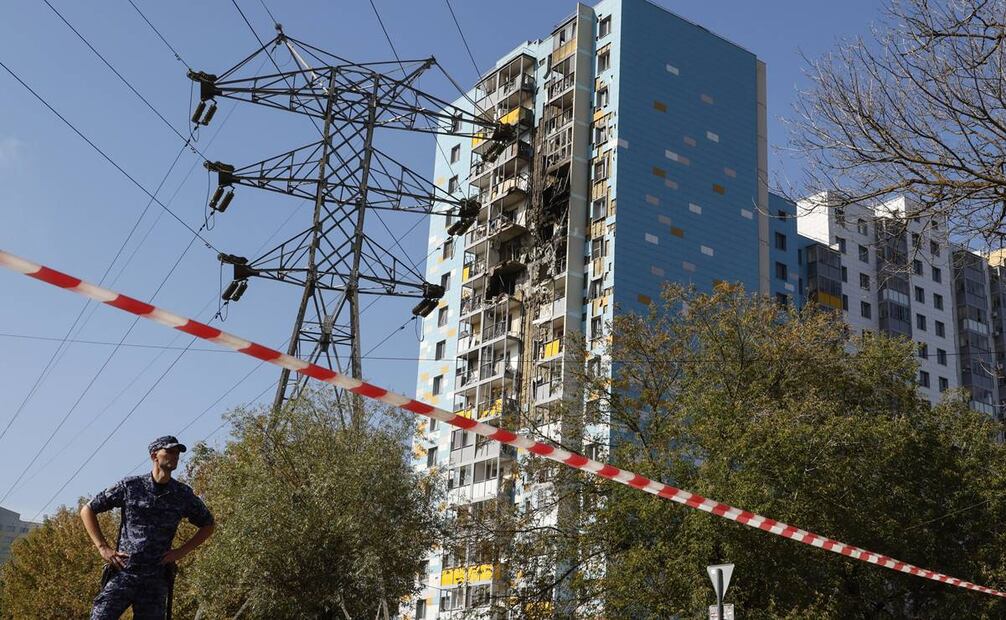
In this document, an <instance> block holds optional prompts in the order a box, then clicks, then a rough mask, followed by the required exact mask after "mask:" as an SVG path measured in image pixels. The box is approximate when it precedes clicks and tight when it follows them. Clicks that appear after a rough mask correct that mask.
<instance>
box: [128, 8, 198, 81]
mask: <svg viewBox="0 0 1006 620" xmlns="http://www.w3.org/2000/svg"><path fill="white" fill-rule="evenodd" d="M126 2H128V3H129V4H130V5H131V6H132V7H133V9H135V10H136V12H137V13H138V14H139V15H140V17H141V18H142V19H143V21H145V22H146V23H147V25H148V26H150V29H151V30H153V31H154V34H155V35H157V38H158V39H160V40H161V42H162V43H164V45H166V46H167V47H168V49H169V50H171V53H172V54H174V55H175V60H177V61H178V62H180V63H182V64H183V65H185V68H186V69H188V70H189V71H191V70H192V67H191V66H189V63H187V62H185V60H184V59H182V55H181V54H179V53H178V50H176V49H175V48H174V47H172V45H171V44H170V43H168V40H167V39H165V38H164V35H162V34H161V32H160V31H159V30H158V29H157V28H156V27H155V26H154V25H153V24H152V23H150V20H149V19H147V16H146V15H144V14H143V11H141V10H140V7H138V6H136V3H135V2H133V0H126Z"/></svg>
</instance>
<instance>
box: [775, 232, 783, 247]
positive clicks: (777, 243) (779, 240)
mask: <svg viewBox="0 0 1006 620" xmlns="http://www.w3.org/2000/svg"><path fill="white" fill-rule="evenodd" d="M775 249H777V250H783V251H785V250H786V235H784V234H782V233H778V232H777V233H776V234H775Z"/></svg>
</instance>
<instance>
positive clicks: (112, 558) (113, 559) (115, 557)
mask: <svg viewBox="0 0 1006 620" xmlns="http://www.w3.org/2000/svg"><path fill="white" fill-rule="evenodd" d="M98 553H100V554H101V559H103V560H105V562H107V563H109V564H111V565H112V566H114V567H115V568H117V569H119V570H122V569H123V568H125V567H126V560H128V559H129V554H128V553H122V552H121V551H116V550H115V549H112V548H111V547H109V546H108V545H102V546H100V547H98Z"/></svg>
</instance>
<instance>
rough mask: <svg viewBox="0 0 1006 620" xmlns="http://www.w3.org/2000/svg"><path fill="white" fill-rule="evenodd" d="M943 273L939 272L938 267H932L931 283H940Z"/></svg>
mask: <svg viewBox="0 0 1006 620" xmlns="http://www.w3.org/2000/svg"><path fill="white" fill-rule="evenodd" d="M942 281H943V272H942V271H940V268H939V267H933V282H942Z"/></svg>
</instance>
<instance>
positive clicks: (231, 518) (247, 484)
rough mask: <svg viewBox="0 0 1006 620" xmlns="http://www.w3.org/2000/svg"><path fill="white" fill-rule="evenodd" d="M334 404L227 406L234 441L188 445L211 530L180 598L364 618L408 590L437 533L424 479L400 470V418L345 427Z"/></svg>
mask: <svg viewBox="0 0 1006 620" xmlns="http://www.w3.org/2000/svg"><path fill="white" fill-rule="evenodd" d="M336 407H337V405H334V404H333V403H323V402H321V401H320V400H318V399H317V398H310V399H305V400H303V401H301V402H298V403H295V404H294V405H291V406H290V407H288V408H287V409H286V410H285V411H284V412H282V413H281V414H279V415H276V416H268V415H263V414H261V413H254V412H245V411H236V412H234V413H233V414H232V415H231V421H232V422H233V424H234V429H235V430H234V435H235V437H234V441H232V442H231V443H229V444H228V445H227V447H226V449H225V450H224V451H223V452H213V451H210V450H207V449H205V448H200V449H199V450H198V451H196V453H195V455H194V458H193V462H192V464H191V466H190V473H191V476H192V480H193V483H194V487H195V488H196V490H197V492H199V493H200V494H202V495H204V497H205V499H206V501H207V503H208V504H209V505H210V506H211V507H212V509H213V510H214V513H215V515H216V517H217V523H218V529H217V533H216V534H215V535H214V537H213V538H212V539H211V543H210V544H208V545H207V546H206V549H205V550H204V551H202V552H201V553H200V554H199V556H198V558H197V559H196V561H195V562H194V563H193V565H192V566H191V567H190V570H189V572H188V574H187V578H186V582H185V591H184V592H183V593H181V595H182V597H183V598H187V599H189V600H195V601H198V603H199V605H200V606H201V608H202V610H203V612H204V613H206V614H208V617H218V616H225V617H232V616H233V615H235V614H236V613H237V612H238V610H242V612H241V617H242V618H329V617H333V618H334V617H338V618H343V617H344V616H345V614H347V613H348V616H349V617H351V618H359V617H367V616H373V615H374V614H375V613H376V611H377V609H378V605H379V604H380V601H382V600H384V601H386V602H387V604H388V605H389V606H391V608H392V609H394V607H395V606H396V605H397V602H398V600H399V599H400V598H401V597H403V596H406V595H408V594H410V593H412V592H413V591H414V587H415V586H414V584H415V577H416V575H417V574H418V572H419V570H420V563H421V561H422V559H423V556H424V555H425V553H426V550H427V549H428V548H430V547H432V546H433V544H434V542H435V540H436V537H437V535H438V532H439V530H438V526H439V521H438V515H437V512H436V510H435V509H434V504H435V500H436V498H437V493H436V487H435V486H433V485H432V484H430V483H428V482H427V481H425V480H423V479H421V478H419V477H418V476H417V475H416V474H415V473H413V472H412V470H411V468H410V465H409V462H408V456H407V452H406V450H405V442H406V440H407V438H408V434H407V425H406V424H404V423H403V421H402V420H400V419H396V418H392V417H387V415H386V416H385V417H384V418H383V419H382V420H381V424H380V428H370V429H366V430H362V431H355V430H350V429H347V428H344V427H343V426H342V425H341V424H340V423H339V422H338V420H339V419H341V418H340V417H339V416H337V415H335V411H334V409H335V408H336ZM267 425H268V427H269V429H270V430H269V432H268V433H267V432H266V430H265V429H266V427H267ZM344 610H345V611H344Z"/></svg>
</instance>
